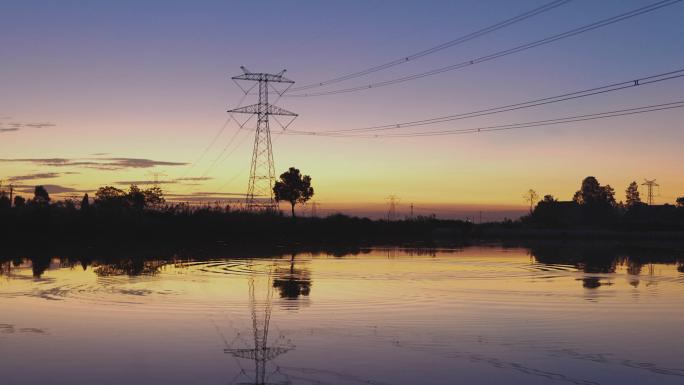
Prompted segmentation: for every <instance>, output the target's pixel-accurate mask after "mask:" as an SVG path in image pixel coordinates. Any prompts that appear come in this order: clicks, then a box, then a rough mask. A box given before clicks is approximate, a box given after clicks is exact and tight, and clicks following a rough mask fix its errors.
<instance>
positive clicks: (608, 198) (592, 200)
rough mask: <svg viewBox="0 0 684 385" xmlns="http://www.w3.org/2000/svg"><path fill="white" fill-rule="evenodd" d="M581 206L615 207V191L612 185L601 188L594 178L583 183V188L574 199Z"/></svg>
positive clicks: (586, 179)
mask: <svg viewBox="0 0 684 385" xmlns="http://www.w3.org/2000/svg"><path fill="white" fill-rule="evenodd" d="M572 199H573V200H574V201H575V202H577V203H579V204H581V205H595V204H605V203H607V204H609V205H611V206H614V205H615V190H614V189H613V188H612V187H610V185H605V186H601V185H600V184H599V182H598V180H597V179H596V178H595V177H593V176H588V177H586V178H584V180H583V181H582V186H581V187H580V189H579V190H578V191H577V192H576V193H575V195H574V197H573V198H572Z"/></svg>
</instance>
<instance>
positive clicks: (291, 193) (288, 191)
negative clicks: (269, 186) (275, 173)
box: [273, 167, 314, 217]
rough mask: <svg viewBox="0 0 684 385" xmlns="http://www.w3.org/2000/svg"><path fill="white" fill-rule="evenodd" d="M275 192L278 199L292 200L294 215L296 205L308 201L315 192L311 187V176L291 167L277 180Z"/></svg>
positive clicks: (293, 214)
mask: <svg viewBox="0 0 684 385" xmlns="http://www.w3.org/2000/svg"><path fill="white" fill-rule="evenodd" d="M273 193H274V194H275V199H276V201H278V202H280V201H286V202H290V205H292V216H293V217H294V216H295V211H294V208H295V205H296V204H297V203H304V202H306V201H308V200H309V199H311V197H312V196H313V194H314V190H313V187H311V177H310V176H308V175H304V176H302V174H301V173H300V172H299V170H298V169H296V168H294V167H290V169H289V170H287V171H285V172H284V173H282V174H281V175H280V180H279V181H276V183H275V186H273Z"/></svg>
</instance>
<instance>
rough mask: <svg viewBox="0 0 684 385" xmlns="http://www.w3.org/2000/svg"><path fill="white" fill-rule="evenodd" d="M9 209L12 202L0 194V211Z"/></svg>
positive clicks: (2, 193) (3, 193)
mask: <svg viewBox="0 0 684 385" xmlns="http://www.w3.org/2000/svg"><path fill="white" fill-rule="evenodd" d="M10 207H12V201H10V199H9V197H8V196H7V195H5V192H4V191H2V192H0V209H9V208H10Z"/></svg>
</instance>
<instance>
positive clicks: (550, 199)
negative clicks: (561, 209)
mask: <svg viewBox="0 0 684 385" xmlns="http://www.w3.org/2000/svg"><path fill="white" fill-rule="evenodd" d="M542 201H543V202H544V203H553V202H558V199H556V198H555V197H554V196H553V195H551V194H547V195H544V199H543V200H542Z"/></svg>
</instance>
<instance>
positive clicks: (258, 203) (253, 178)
mask: <svg viewBox="0 0 684 385" xmlns="http://www.w3.org/2000/svg"><path fill="white" fill-rule="evenodd" d="M240 68H241V69H242V72H243V74H242V75H238V76H233V77H232V79H233V81H235V82H236V84H238V83H237V80H245V81H252V82H257V84H258V86H259V92H258V95H259V101H258V103H257V104H252V105H248V106H244V107H238V108H234V109H231V110H228V112H229V113H231V114H233V113H242V114H250V115H256V116H257V127H256V133H255V135H254V148H253V150H252V163H251V166H250V169H249V183H248V185H247V199H246V204H247V210H250V211H253V210H258V209H264V210H275V209H276V202H275V199H274V198H273V185H274V184H275V167H274V165H273V148H272V147H271V130H270V128H269V116H271V115H284V116H291V117H292V120H294V118H296V117H297V114H295V113H294V112H290V111H287V110H284V109H282V108H280V107H277V106H274V105H272V104H269V103H268V94H269V87H271V88H272V89H273V90H275V88H273V85H272V83H285V84H286V85H287V87H286V88H285V90H284V91H282V92H278V91H277V90H275V91H276V93H278V94H279V95H283V94H284V93H285V92H286V91H287V90H288V89H289V88H290V87H291V86H292V84H294V81H292V80H290V79H287V78H285V77H283V74H284V73H285V70H282V71H280V72H279V73H277V74H268V73H256V72H250V71H249V70H247V69H246V68H245V67H240ZM238 86H240V85H239V84H238ZM240 88H242V87H240ZM242 90H243V91H244V92H245V94H249V90H251V88H249V89H247V90H245V89H242ZM290 123H292V121H290ZM288 125H289V124H288ZM286 127H287V126H285V127H283V129H285V128H286Z"/></svg>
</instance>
